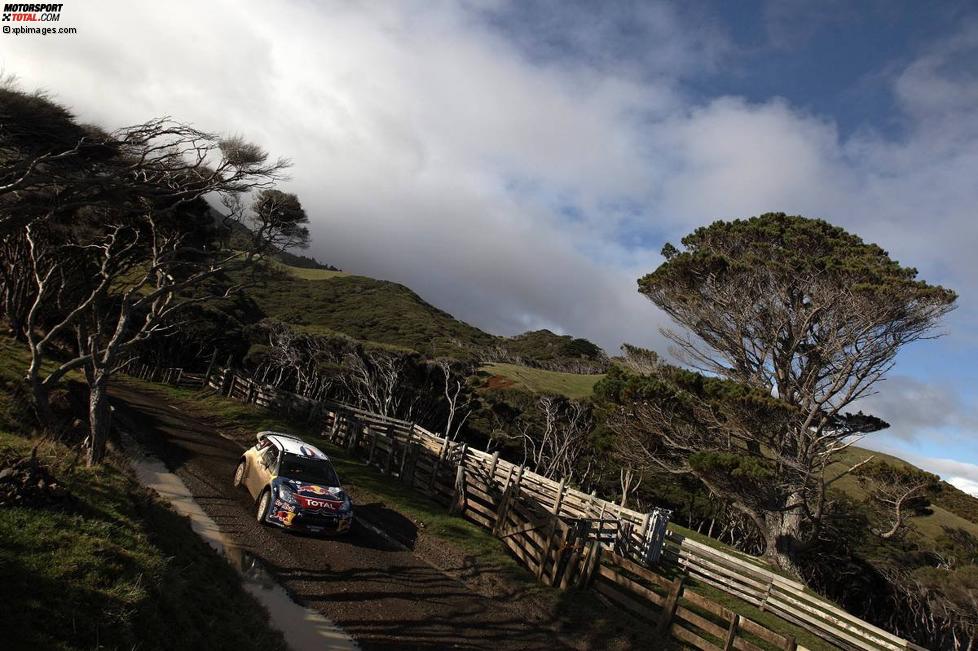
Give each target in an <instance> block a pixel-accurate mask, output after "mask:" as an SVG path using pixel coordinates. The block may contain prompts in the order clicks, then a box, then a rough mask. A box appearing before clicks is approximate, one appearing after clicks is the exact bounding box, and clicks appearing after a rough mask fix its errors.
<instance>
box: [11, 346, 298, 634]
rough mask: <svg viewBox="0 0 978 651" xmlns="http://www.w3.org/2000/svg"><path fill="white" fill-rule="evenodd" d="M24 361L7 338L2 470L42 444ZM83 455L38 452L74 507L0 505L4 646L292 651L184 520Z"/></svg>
mask: <svg viewBox="0 0 978 651" xmlns="http://www.w3.org/2000/svg"><path fill="white" fill-rule="evenodd" d="M28 362H29V355H28V353H27V350H26V348H25V346H24V345H23V344H21V343H20V342H17V341H15V340H14V339H12V338H10V337H7V336H0V468H4V467H6V466H7V465H8V464H9V463H11V462H12V461H13V460H15V459H18V458H23V457H25V456H28V455H29V454H30V452H31V449H32V447H33V446H34V445H37V444H38V440H39V439H37V438H34V437H30V436H27V433H26V430H29V429H31V426H30V422H31V415H30V413H29V411H28V408H27V407H26V406H25V405H26V397H25V395H24V388H23V386H22V377H23V374H24V370H25V369H26V367H27V364H28ZM56 399H57V400H62V399H61V398H57V396H56ZM78 456H79V455H78V451H77V450H72V449H69V448H68V447H66V446H65V445H62V444H60V443H54V442H50V441H47V442H43V443H41V444H40V445H39V447H38V459H39V462H40V463H41V464H42V465H44V466H47V467H48V468H49V470H50V472H51V473H52V475H53V476H54V478H55V480H56V481H57V483H58V484H59V485H61V486H62V487H63V488H65V489H66V490H67V491H68V493H69V494H70V495H71V499H70V501H69V502H66V503H62V504H58V505H54V506H45V507H40V506H30V505H27V506H23V505H21V506H6V507H0V629H2V630H3V631H4V634H3V641H2V642H0V646H2V647H3V648H5V649H92V648H106V649H134V648H138V649H162V648H171V649H172V648H215V649H231V648H235V647H249V646H251V645H252V644H253V643H258V644H260V645H261V646H262V648H268V649H284V648H285V644H284V641H283V639H282V637H281V634H280V633H278V632H276V631H274V630H273V629H271V628H269V626H268V615H267V613H266V612H265V611H264V610H263V609H262V607H261V606H260V605H259V604H258V603H257V602H255V601H254V600H253V599H252V598H251V597H250V596H249V595H248V594H247V593H246V592H245V591H244V590H243V588H242V587H241V583H240V580H239V578H238V576H237V574H236V573H235V571H234V570H233V569H232V568H231V567H230V566H229V565H228V564H227V563H226V562H225V561H224V560H223V559H222V558H221V557H220V556H218V555H217V553H216V552H214V551H213V550H212V549H211V548H210V547H208V546H207V545H206V544H205V543H204V542H203V541H202V540H200V538H199V537H198V536H197V534H195V533H194V532H193V531H192V530H191V528H190V525H189V523H188V522H187V521H186V520H185V519H184V518H181V517H180V516H178V515H177V514H176V513H174V512H173V511H171V510H170V509H169V508H167V507H166V506H164V505H163V504H161V503H160V502H158V501H156V500H154V499H153V498H152V496H151V495H150V494H149V493H148V492H146V491H145V490H143V489H142V488H141V487H140V486H139V485H138V484H137V483H136V482H135V481H134V480H133V479H131V478H130V477H129V475H128V474H127V472H125V471H123V470H120V469H119V468H120V467H124V464H122V465H121V466H120V465H119V464H120V463H121V460H120V459H118V458H116V457H110V459H109V460H108V461H107V462H106V463H104V464H103V465H101V466H99V467H96V468H86V467H84V466H83V465H82V463H81V462H80V461H79V460H78ZM76 461H79V462H78V463H76Z"/></svg>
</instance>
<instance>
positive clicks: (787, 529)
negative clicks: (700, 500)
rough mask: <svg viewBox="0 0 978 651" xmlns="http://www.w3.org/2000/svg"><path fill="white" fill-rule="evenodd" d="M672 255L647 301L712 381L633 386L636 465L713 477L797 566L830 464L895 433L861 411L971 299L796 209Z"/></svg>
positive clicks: (785, 564) (711, 233)
mask: <svg viewBox="0 0 978 651" xmlns="http://www.w3.org/2000/svg"><path fill="white" fill-rule="evenodd" d="M663 255H664V256H665V258H666V261H665V262H664V263H663V264H662V265H661V266H659V268H658V269H656V270H655V271H654V272H653V273H650V274H648V275H647V276H645V277H643V278H641V279H640V280H639V283H638V284H639V291H640V292H641V293H642V294H644V295H645V296H647V297H648V298H649V299H651V300H652V301H653V302H654V303H655V304H656V305H658V306H659V307H660V308H661V309H662V310H663V311H664V312H666V313H667V314H668V315H669V316H671V317H672V319H673V320H674V321H675V322H676V323H677V324H678V325H679V326H680V329H679V330H676V331H673V330H668V331H665V334H666V335H667V336H668V337H669V338H670V339H671V340H672V341H673V342H674V343H675V344H676V347H677V353H678V354H679V355H680V356H681V357H682V358H683V359H684V361H686V362H687V363H688V364H689V365H690V366H692V367H693V368H695V369H697V370H699V371H702V372H705V373H706V374H707V376H708V377H699V378H697V377H692V376H688V375H686V374H684V373H680V372H678V371H675V370H672V369H665V370H663V372H661V373H659V374H658V376H659V377H658V378H657V379H656V380H655V381H653V382H651V383H646V384H645V385H641V384H637V385H636V384H635V383H632V386H631V392H628V391H626V392H625V393H624V394H621V395H622V396H623V397H624V399H625V400H626V402H629V401H630V402H629V405H628V406H627V407H626V411H628V410H629V409H630V415H631V417H630V418H623V419H621V420H620V423H619V426H620V430H621V433H622V435H623V436H624V440H625V441H629V442H630V443H631V445H629V446H628V447H627V450H626V455H627V456H630V457H632V458H631V459H630V461H634V460H635V458H639V459H642V460H643V461H644V462H645V463H646V464H647V465H649V466H651V467H655V468H658V469H659V470H665V471H668V472H671V473H677V474H684V475H691V476H693V477H696V478H697V479H699V480H700V481H701V482H702V483H703V484H704V485H706V486H707V487H708V488H709V489H710V490H711V491H712V492H713V493H715V494H716V495H718V496H720V497H722V498H724V499H726V500H728V501H729V502H730V503H731V504H732V506H734V507H735V508H736V509H738V510H740V511H741V512H743V513H744V514H745V515H747V516H748V517H749V518H750V519H751V520H752V521H753V522H754V523H755V524H756V526H757V527H758V529H759V531H760V532H761V534H762V535H763V537H764V539H765V541H766V544H767V551H766V554H767V555H768V556H769V558H770V559H771V560H772V561H774V562H776V563H777V564H778V565H780V566H781V567H782V568H784V569H786V570H789V571H795V572H796V571H797V566H796V559H797V554H798V552H799V551H801V549H802V548H803V546H804V545H805V543H806V541H807V540H810V539H812V535H813V533H814V531H815V530H816V529H817V527H818V523H819V521H820V520H821V518H822V513H823V510H824V507H825V492H826V480H825V477H824V471H825V468H826V466H827V465H828V464H829V463H830V462H831V461H832V460H833V459H834V458H835V456H836V455H837V453H838V452H839V451H840V450H842V449H843V448H845V447H847V446H849V445H851V444H852V443H853V442H854V441H855V440H857V439H858V438H859V436H860V435H863V434H866V433H869V432H872V431H875V430H877V429H879V428H880V427H883V426H885V423H882V421H878V420H877V419H873V418H870V417H867V416H864V415H862V414H849V413H847V412H846V411H845V410H846V408H847V407H849V406H850V405H852V403H854V402H855V401H857V400H859V399H860V398H863V397H865V396H867V395H869V394H870V393H872V392H873V388H874V386H875V385H876V384H877V382H879V381H880V380H881V379H883V377H884V375H885V374H886V372H887V371H888V370H889V369H890V368H891V367H892V366H893V362H894V358H895V356H896V354H897V352H898V351H899V350H900V349H901V348H902V347H903V346H905V345H906V344H908V343H911V342H914V341H917V340H919V339H924V338H928V337H933V336H935V334H936V333H935V327H936V325H937V323H938V322H939V320H940V319H941V317H943V316H944V315H945V314H946V313H947V312H949V311H950V310H951V309H953V305H954V301H955V299H956V296H955V294H954V292H952V291H950V290H948V289H945V288H943V287H939V286H934V285H929V284H927V283H925V282H923V281H921V280H919V279H918V278H917V271H916V270H915V269H912V268H908V267H903V266H901V265H900V264H899V263H897V262H896V261H895V260H893V259H891V258H890V256H889V255H888V254H887V252H886V251H884V250H883V249H881V248H880V247H879V246H876V245H874V244H867V243H865V242H863V241H862V240H861V239H860V238H859V237H857V236H855V235H852V234H850V233H848V232H846V231H845V230H843V229H842V228H838V227H836V226H833V225H831V224H829V223H827V222H825V221H822V220H816V219H806V218H804V217H798V216H788V215H785V214H783V213H770V214H765V215H761V216H759V217H754V218H751V219H747V220H736V221H732V222H721V221H718V222H715V223H713V224H711V225H710V226H706V227H703V228H699V229H697V230H696V231H694V232H693V233H691V234H690V235H688V236H686V237H685V238H683V240H682V249H681V250H680V249H677V248H676V247H674V246H672V245H666V247H665V248H664V249H663ZM711 377H715V378H718V380H716V381H714V380H712V379H710V378H711ZM719 379H722V380H726V381H727V382H720V380H719ZM717 382H720V383H719V384H718V383H717ZM625 384H627V382H626V383H625Z"/></svg>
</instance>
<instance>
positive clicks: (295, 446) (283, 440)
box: [258, 432, 329, 461]
mask: <svg viewBox="0 0 978 651" xmlns="http://www.w3.org/2000/svg"><path fill="white" fill-rule="evenodd" d="M258 436H260V437H261V438H264V439H267V440H268V441H270V442H271V443H272V444H273V445H274V446H275V447H277V448H278V449H280V450H282V451H283V452H285V453H288V454H294V455H296V456H300V457H308V458H311V459H320V460H323V461H328V460H329V457H327V456H326V453H325V452H323V451H322V450H320V449H319V448H317V447H316V446H314V445H310V444H309V443H306V442H305V441H303V440H302V439H299V438H296V437H294V436H292V435H291V434H282V433H281V432H259V433H258Z"/></svg>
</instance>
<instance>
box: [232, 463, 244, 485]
mask: <svg viewBox="0 0 978 651" xmlns="http://www.w3.org/2000/svg"><path fill="white" fill-rule="evenodd" d="M244 471H245V462H244V461H242V462H241V463H239V464H238V467H237V468H235V469H234V482H233V483H234V485H235V487H238V486H240V485H241V480H242V479H244Z"/></svg>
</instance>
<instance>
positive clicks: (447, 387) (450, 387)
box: [435, 358, 472, 441]
mask: <svg viewBox="0 0 978 651" xmlns="http://www.w3.org/2000/svg"><path fill="white" fill-rule="evenodd" d="M435 364H436V365H437V366H438V368H439V369H440V370H441V373H442V376H443V378H444V385H443V388H444V395H445V403H446V405H447V406H448V416H447V418H446V419H445V438H448V439H451V440H452V441H455V440H457V439H458V435H459V432H461V430H462V427H463V426H464V425H465V421H466V420H468V417H469V415H470V414H471V413H472V395H471V393H470V392H468V391H467V390H466V386H465V378H466V377H467V376H468V370H469V366H468V365H465V364H461V363H459V362H457V361H456V360H451V359H447V358H441V359H438V360H436V361H435Z"/></svg>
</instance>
